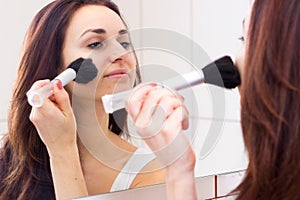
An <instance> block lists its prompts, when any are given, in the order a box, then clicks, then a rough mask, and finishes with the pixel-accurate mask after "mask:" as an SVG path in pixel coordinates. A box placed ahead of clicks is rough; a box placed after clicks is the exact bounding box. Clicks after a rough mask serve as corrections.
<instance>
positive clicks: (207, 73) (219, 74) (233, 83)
mask: <svg viewBox="0 0 300 200" xmlns="http://www.w3.org/2000/svg"><path fill="white" fill-rule="evenodd" d="M202 71H203V74H204V77H205V83H209V84H213V85H217V86H220V87H225V88H227V89H232V88H235V87H237V86H238V85H240V84H241V78H240V74H239V71H238V69H237V68H236V66H235V65H234V64H233V61H232V60H231V58H230V57H229V56H224V57H222V58H220V59H217V60H216V61H214V62H212V63H210V64H208V65H207V66H205V67H204V68H203V69H202Z"/></svg>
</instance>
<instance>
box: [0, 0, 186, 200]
mask: <svg viewBox="0 0 300 200" xmlns="http://www.w3.org/2000/svg"><path fill="white" fill-rule="evenodd" d="M130 45H131V44H130V38H129V35H128V30H127V27H126V25H125V23H124V21H123V19H122V17H121V16H120V13H119V10H118V7H117V6H116V5H115V4H114V3H112V2H111V1H109V0H56V1H54V2H52V3H50V4H48V5H47V6H45V7H44V8H43V9H41V10H40V12H39V13H38V14H37V15H36V16H35V18H34V20H33V22H32V23H31V26H30V28H29V30H28V32H27V35H26V38H25V42H24V48H23V52H22V57H21V60H20V65H19V69H18V76H17V80H16V85H15V88H14V92H13V97H12V103H11V108H10V112H9V124H8V130H9V132H8V133H7V134H6V136H5V137H4V140H3V147H2V149H1V153H0V199H26V200H27V199H55V198H56V199H67V198H74V197H82V196H87V195H92V194H99V193H104V192H110V191H116V190H124V189H128V188H134V187H140V186H146V185H151V184H156V183H162V182H163V181H164V176H163V173H162V170H161V165H160V164H159V162H158V160H157V159H155V156H154V155H153V154H152V153H149V152H147V151H145V150H143V149H141V148H137V147H135V146H133V145H131V144H130V143H128V142H126V141H125V140H123V139H122V138H121V137H120V135H122V134H127V129H126V127H124V126H125V124H126V123H125V121H126V112H125V110H121V111H118V113H116V114H114V116H113V115H108V114H106V113H105V112H104V109H103V106H102V100H101V96H103V95H104V94H110V93H113V92H116V91H119V90H124V89H128V88H131V87H133V86H134V85H136V84H138V83H140V73H139V69H138V67H137V60H136V56H135V53H134V51H133V49H132V47H131V46H130ZM79 57H83V58H90V59H91V60H92V64H93V65H95V67H96V68H97V69H98V74H97V77H95V78H94V79H93V80H92V81H90V82H88V83H78V82H76V80H75V81H73V82H71V83H70V84H68V85H67V86H66V87H65V88H63V87H62V84H61V82H60V81H56V82H55V84H54V86H53V88H52V89H53V95H52V96H50V98H48V99H46V100H45V102H44V104H43V105H42V106H41V107H31V106H30V105H29V104H28V102H27V97H26V93H27V92H28V91H34V90H37V89H38V88H40V87H42V86H44V85H46V84H48V83H49V80H47V79H50V80H51V79H53V78H54V77H55V76H57V75H58V74H59V73H61V72H62V71H63V70H65V68H66V67H67V66H68V65H69V64H70V63H71V62H73V61H74V60H76V59H77V58H79ZM45 79H46V80H45ZM155 90H157V91H160V90H163V89H162V88H159V87H156V88H155ZM163 91H164V90H163ZM160 97H161V99H164V98H165V97H164V96H160ZM167 97H168V98H172V99H177V101H174V100H172V101H171V104H170V106H172V105H173V104H174V106H175V107H176V108H177V107H178V108H183V107H184V106H183V105H182V99H180V98H179V101H180V102H181V104H180V105H179V104H178V97H177V96H176V95H174V94H169V95H167ZM71 105H72V106H71ZM133 106H135V105H129V107H128V109H132V107H133ZM171 115H172V113H170V116H171ZM184 116H185V117H184V118H186V116H187V114H185V115H184ZM116 119H118V120H116ZM145 157H146V158H145Z"/></svg>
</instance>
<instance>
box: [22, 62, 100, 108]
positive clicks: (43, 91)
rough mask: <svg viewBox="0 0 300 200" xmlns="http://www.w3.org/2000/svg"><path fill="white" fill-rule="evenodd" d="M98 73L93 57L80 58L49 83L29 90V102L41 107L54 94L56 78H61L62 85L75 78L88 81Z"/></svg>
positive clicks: (79, 81)
mask: <svg viewBox="0 0 300 200" xmlns="http://www.w3.org/2000/svg"><path fill="white" fill-rule="evenodd" d="M97 73H98V70H97V68H96V66H95V65H94V64H93V62H92V60H91V59H84V58H78V59H76V60H74V61H73V62H71V63H70V64H69V65H68V66H67V68H66V70H64V71H63V72H62V73H60V74H59V75H58V76H56V77H55V78H54V79H53V80H52V81H51V82H50V83H48V84H47V85H45V86H43V87H41V88H39V89H38V90H35V91H28V92H27V93H26V95H27V100H28V103H29V104H30V105H31V106H33V107H41V106H42V105H43V103H44V100H45V99H46V98H48V97H50V96H51V95H52V94H53V85H54V83H55V81H56V80H59V81H60V82H61V84H62V86H65V85H67V84H68V83H69V82H71V81H73V80H75V82H78V83H88V82H90V81H91V80H93V79H94V78H95V77H96V76H97Z"/></svg>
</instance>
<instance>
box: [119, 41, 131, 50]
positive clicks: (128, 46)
mask: <svg viewBox="0 0 300 200" xmlns="http://www.w3.org/2000/svg"><path fill="white" fill-rule="evenodd" d="M120 44H121V45H122V47H123V48H124V49H126V50H127V49H129V48H130V45H131V44H130V43H129V42H120Z"/></svg>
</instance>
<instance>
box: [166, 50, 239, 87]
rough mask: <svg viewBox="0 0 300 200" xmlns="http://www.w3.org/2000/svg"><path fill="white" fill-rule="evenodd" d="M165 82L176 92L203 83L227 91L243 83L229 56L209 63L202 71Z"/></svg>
mask: <svg viewBox="0 0 300 200" xmlns="http://www.w3.org/2000/svg"><path fill="white" fill-rule="evenodd" d="M180 78H183V79H184V80H185V81H180V80H179V77H174V78H171V79H168V80H166V81H163V82H162V84H163V85H166V86H168V87H170V88H172V89H174V90H181V89H185V88H187V87H191V86H194V85H199V84H201V83H208V84H212V85H216V86H220V87H224V88H227V89H233V88H235V87H236V86H238V85H239V84H240V83H241V79H240V74H239V72H238V70H237V68H236V67H235V66H234V64H233V61H232V60H231V58H230V57H229V56H224V57H222V58H219V59H217V60H215V61H214V62H211V63H209V64H208V65H206V66H205V67H203V68H202V69H201V70H195V71H193V72H190V73H187V74H183V75H182V76H181V77H180Z"/></svg>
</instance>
